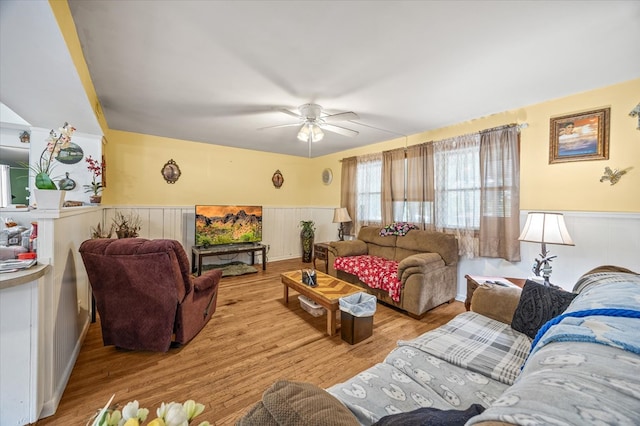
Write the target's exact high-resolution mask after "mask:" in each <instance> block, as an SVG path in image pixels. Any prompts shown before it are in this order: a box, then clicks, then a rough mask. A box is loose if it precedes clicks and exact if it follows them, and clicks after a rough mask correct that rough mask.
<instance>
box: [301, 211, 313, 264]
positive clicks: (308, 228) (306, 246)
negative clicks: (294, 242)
mask: <svg viewBox="0 0 640 426" xmlns="http://www.w3.org/2000/svg"><path fill="white" fill-rule="evenodd" d="M300 228H302V230H301V231H300V242H301V243H302V261H303V262H304V263H310V262H311V255H312V254H313V238H314V237H315V231H316V227H315V224H314V223H313V221H312V220H302V221H300Z"/></svg>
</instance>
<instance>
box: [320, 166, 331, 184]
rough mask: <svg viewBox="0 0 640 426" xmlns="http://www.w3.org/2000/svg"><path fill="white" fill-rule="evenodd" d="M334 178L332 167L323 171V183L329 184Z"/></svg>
mask: <svg viewBox="0 0 640 426" xmlns="http://www.w3.org/2000/svg"><path fill="white" fill-rule="evenodd" d="M332 180H333V172H332V171H331V169H329V168H327V169H324V170H323V171H322V183H324V184H325V185H329V184H330V183H331V181H332Z"/></svg>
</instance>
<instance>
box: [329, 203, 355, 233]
mask: <svg viewBox="0 0 640 426" xmlns="http://www.w3.org/2000/svg"><path fill="white" fill-rule="evenodd" d="M345 222H351V217H350V216H349V212H348V211H347V208H346V207H338V208H337V209H335V210H334V211H333V223H339V224H340V226H339V227H338V238H339V239H340V241H344V223H345Z"/></svg>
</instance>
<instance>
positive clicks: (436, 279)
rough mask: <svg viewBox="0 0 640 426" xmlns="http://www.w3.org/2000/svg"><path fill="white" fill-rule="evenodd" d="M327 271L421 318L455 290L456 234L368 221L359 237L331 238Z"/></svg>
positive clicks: (454, 292) (446, 300)
mask: <svg viewBox="0 0 640 426" xmlns="http://www.w3.org/2000/svg"><path fill="white" fill-rule="evenodd" d="M327 263H328V267H329V274H330V275H332V276H334V277H337V278H339V279H341V280H343V281H347V282H350V283H352V284H357V285H359V286H361V287H363V288H364V289H365V290H366V291H367V292H369V293H371V294H374V295H375V296H376V297H377V298H378V300H381V301H383V302H385V303H388V304H390V305H392V306H395V307H397V308H400V309H402V310H404V311H406V312H407V313H408V314H409V315H411V316H413V317H416V318H421V317H422V316H423V315H424V314H425V313H426V312H427V311H428V310H430V309H433V308H435V307H436V306H438V305H441V304H443V303H445V302H450V301H452V300H453V299H454V298H455V296H456V292H457V277H458V242H457V240H456V238H455V237H454V236H453V235H449V234H444V233H442V232H434V231H420V230H417V229H406V227H405V228H399V227H395V228H394V231H390V230H389V227H387V228H380V227H371V226H364V227H362V228H361V229H360V232H359V233H358V238H357V239H355V240H350V241H333V242H331V243H330V244H329V250H328V260H327Z"/></svg>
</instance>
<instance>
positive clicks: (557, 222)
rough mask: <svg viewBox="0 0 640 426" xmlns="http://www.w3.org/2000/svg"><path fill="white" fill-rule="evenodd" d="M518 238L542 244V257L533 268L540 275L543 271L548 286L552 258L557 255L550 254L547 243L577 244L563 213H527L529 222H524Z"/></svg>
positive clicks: (535, 262) (545, 283)
mask: <svg viewBox="0 0 640 426" xmlns="http://www.w3.org/2000/svg"><path fill="white" fill-rule="evenodd" d="M518 240H520V241H528V242H532V243H541V244H542V251H541V252H540V259H536V260H535V261H534V263H533V269H532V270H533V273H534V274H536V276H538V277H539V276H540V271H542V276H543V277H544V285H546V286H548V285H550V283H549V277H550V276H551V260H552V259H554V258H555V257H557V256H549V251H548V250H547V244H558V245H563V246H574V245H575V244H574V243H573V240H572V239H571V236H570V235H569V231H567V226H566V225H565V223H564V216H563V215H562V213H543V212H530V213H529V214H528V215H527V222H526V223H525V224H524V229H523V230H522V233H521V234H520V237H518Z"/></svg>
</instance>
